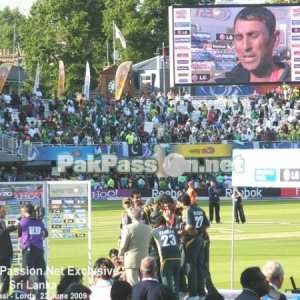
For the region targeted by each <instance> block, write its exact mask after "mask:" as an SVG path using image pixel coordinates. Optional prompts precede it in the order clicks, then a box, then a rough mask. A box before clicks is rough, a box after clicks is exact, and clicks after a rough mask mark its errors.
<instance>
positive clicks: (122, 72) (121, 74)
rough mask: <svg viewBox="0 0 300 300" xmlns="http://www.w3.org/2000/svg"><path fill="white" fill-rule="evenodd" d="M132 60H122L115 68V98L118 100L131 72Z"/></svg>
mask: <svg viewBox="0 0 300 300" xmlns="http://www.w3.org/2000/svg"><path fill="white" fill-rule="evenodd" d="M131 68H132V61H124V62H123V63H121V64H120V65H119V67H118V69H117V73H116V91H115V98H116V100H120V99H121V97H122V95H123V93H124V88H125V87H126V84H127V82H128V80H129V74H130V73H131Z"/></svg>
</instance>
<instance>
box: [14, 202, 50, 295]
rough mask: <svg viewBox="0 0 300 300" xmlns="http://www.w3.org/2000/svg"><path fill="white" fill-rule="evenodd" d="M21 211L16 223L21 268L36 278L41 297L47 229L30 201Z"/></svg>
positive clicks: (43, 293)
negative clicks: (19, 243)
mask: <svg viewBox="0 0 300 300" xmlns="http://www.w3.org/2000/svg"><path fill="white" fill-rule="evenodd" d="M21 211H22V215H23V218H21V220H20V221H19V223H18V236H19V237H20V239H21V248H22V268H23V269H25V272H26V274H28V275H35V276H36V277H37V278H38V286H39V288H38V290H39V293H40V295H41V297H45V292H46V279H45V272H46V263H45V259H44V245H43V241H44V239H45V238H46V237H47V236H48V231H47V229H46V227H45V224H44V222H43V220H42V216H41V215H40V214H39V211H38V210H37V209H35V208H34V206H33V205H32V204H31V203H27V204H25V205H24V206H23V207H22V209H21ZM37 298H38V296H37Z"/></svg>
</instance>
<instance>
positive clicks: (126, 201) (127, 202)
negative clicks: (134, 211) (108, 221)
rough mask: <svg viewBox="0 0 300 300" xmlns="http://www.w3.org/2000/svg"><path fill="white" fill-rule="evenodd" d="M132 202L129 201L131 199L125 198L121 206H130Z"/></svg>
mask: <svg viewBox="0 0 300 300" xmlns="http://www.w3.org/2000/svg"><path fill="white" fill-rule="evenodd" d="M131 203H132V201H131V198H125V199H123V200H122V204H131Z"/></svg>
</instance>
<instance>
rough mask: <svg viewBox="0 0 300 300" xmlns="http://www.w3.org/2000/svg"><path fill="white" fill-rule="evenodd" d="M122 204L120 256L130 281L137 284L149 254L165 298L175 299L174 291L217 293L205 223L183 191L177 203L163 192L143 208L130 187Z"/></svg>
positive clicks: (137, 194)
mask: <svg viewBox="0 0 300 300" xmlns="http://www.w3.org/2000/svg"><path fill="white" fill-rule="evenodd" d="M123 207H124V212H123V213H122V221H121V236H120V240H119V255H120V256H124V268H125V274H126V280H127V281H128V282H129V283H130V284H131V285H133V286H134V285H135V284H136V283H138V281H139V268H140V263H141V261H142V259H143V258H144V257H146V256H149V255H150V256H151V257H153V258H155V260H156V264H157V266H158V276H159V279H160V281H161V282H162V283H163V285H165V286H167V287H168V288H169V289H170V290H171V291H172V293H173V296H172V298H170V299H179V293H188V296H189V297H190V298H189V299H192V298H193V297H195V299H198V297H199V296H200V297H204V296H205V295H206V291H207V293H209V294H211V293H217V290H216V288H215V287H214V285H213V283H212V280H211V276H210V273H209V263H208V262H209V236H208V233H207V228H208V227H209V226H210V221H209V219H208V218H207V216H206V213H205V211H204V210H203V209H202V208H200V207H199V206H198V205H197V204H196V203H194V204H192V203H191V197H190V196H189V194H188V193H181V194H180V195H179V197H178V202H177V203H176V202H175V201H174V200H173V199H172V198H171V197H170V196H169V195H166V194H162V195H160V196H158V197H157V198H155V199H153V200H152V199H151V200H148V201H146V203H145V205H144V206H143V204H142V201H141V194H140V192H139V191H138V190H133V191H132V195H131V198H127V199H124V200H123Z"/></svg>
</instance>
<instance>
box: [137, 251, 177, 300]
mask: <svg viewBox="0 0 300 300" xmlns="http://www.w3.org/2000/svg"><path fill="white" fill-rule="evenodd" d="M140 273H141V277H142V281H140V282H138V283H136V284H135V285H133V287H132V300H141V299H143V300H152V299H155V300H174V299H176V298H175V295H174V294H173V292H172V291H171V290H170V289H169V288H168V287H166V286H165V285H163V284H161V283H160V282H159V281H158V279H157V273H156V264H155V260H154V258H152V257H150V256H147V257H145V258H144V259H143V260H142V262H141V268H140Z"/></svg>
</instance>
